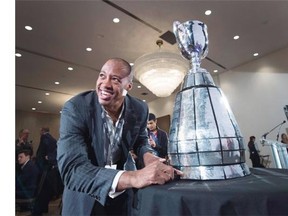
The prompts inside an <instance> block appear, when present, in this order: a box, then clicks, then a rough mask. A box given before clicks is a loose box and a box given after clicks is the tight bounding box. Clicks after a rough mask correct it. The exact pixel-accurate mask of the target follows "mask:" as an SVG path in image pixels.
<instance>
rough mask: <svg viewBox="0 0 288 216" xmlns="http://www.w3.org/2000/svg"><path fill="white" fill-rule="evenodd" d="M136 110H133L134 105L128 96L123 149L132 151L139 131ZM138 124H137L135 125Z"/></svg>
mask: <svg viewBox="0 0 288 216" xmlns="http://www.w3.org/2000/svg"><path fill="white" fill-rule="evenodd" d="M134 110H135V109H133V104H131V101H130V99H129V97H128V96H126V98H125V114H124V120H125V124H124V127H123V132H122V140H123V144H124V146H123V148H124V147H126V149H127V150H131V149H132V147H133V144H134V142H135V139H136V134H135V133H137V128H138V130H139V124H138V123H137V118H136V114H135V111H134ZM135 122H136V124H135ZM124 152H125V155H126V154H127V151H125V150H124Z"/></svg>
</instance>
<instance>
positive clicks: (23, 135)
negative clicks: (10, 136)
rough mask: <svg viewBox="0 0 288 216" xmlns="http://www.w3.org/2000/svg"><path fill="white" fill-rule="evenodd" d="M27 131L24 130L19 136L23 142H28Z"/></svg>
mask: <svg viewBox="0 0 288 216" xmlns="http://www.w3.org/2000/svg"><path fill="white" fill-rule="evenodd" d="M29 133H30V132H29V130H24V131H23V132H22V134H21V138H22V139H23V140H26V141H27V140H28V137H29Z"/></svg>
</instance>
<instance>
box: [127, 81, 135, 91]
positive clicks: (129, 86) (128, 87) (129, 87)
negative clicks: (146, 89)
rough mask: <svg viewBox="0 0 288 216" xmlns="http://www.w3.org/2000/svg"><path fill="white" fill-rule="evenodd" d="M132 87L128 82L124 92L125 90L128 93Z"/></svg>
mask: <svg viewBox="0 0 288 216" xmlns="http://www.w3.org/2000/svg"><path fill="white" fill-rule="evenodd" d="M132 87H133V84H132V83H131V82H130V83H129V84H128V85H127V88H126V90H127V91H130V90H131V89H132Z"/></svg>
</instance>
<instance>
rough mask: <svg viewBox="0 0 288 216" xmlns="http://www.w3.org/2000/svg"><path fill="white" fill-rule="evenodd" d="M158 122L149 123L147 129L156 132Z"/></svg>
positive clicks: (151, 121)
mask: <svg viewBox="0 0 288 216" xmlns="http://www.w3.org/2000/svg"><path fill="white" fill-rule="evenodd" d="M156 121H157V120H150V121H147V128H148V129H149V130H150V131H154V130H156Z"/></svg>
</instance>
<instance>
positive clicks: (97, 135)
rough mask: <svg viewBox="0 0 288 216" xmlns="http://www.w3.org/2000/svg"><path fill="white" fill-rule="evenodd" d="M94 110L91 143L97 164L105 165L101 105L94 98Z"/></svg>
mask: <svg viewBox="0 0 288 216" xmlns="http://www.w3.org/2000/svg"><path fill="white" fill-rule="evenodd" d="M95 107H96V108H95V111H94V112H93V113H92V134H93V136H92V137H93V138H92V145H93V149H94V152H95V155H96V158H97V162H98V165H99V166H105V158H104V132H103V123H102V118H101V113H102V109H101V105H100V104H99V103H98V101H97V99H96V100H95Z"/></svg>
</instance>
